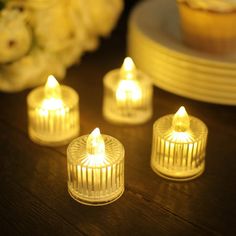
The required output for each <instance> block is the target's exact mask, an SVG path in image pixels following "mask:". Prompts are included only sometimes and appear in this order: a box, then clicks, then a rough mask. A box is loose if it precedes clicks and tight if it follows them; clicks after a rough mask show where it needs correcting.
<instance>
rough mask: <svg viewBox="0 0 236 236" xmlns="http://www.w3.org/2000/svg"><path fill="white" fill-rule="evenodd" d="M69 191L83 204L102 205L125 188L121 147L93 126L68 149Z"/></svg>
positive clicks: (114, 198) (110, 200)
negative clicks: (88, 133) (93, 128)
mask: <svg viewBox="0 0 236 236" xmlns="http://www.w3.org/2000/svg"><path fill="white" fill-rule="evenodd" d="M67 168H68V191H69V193H70V195H71V197H72V198H74V199H75V200H76V201H78V202H80V203H82V204H86V205H105V204H109V203H111V202H113V201H115V200H117V199H118V198H119V197H120V196H121V195H122V194H123V192H124V147H123V145H122V144H121V143H120V142H119V141H118V140H117V139H115V138H113V137H111V136H109V135H105V134H101V133H100V130H99V129H98V128H96V129H95V130H94V131H93V132H92V133H91V134H90V135H84V136H81V137H79V138H77V139H75V140H73V141H72V142H71V143H70V145H69V147H68V150H67Z"/></svg>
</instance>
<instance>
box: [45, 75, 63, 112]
mask: <svg viewBox="0 0 236 236" xmlns="http://www.w3.org/2000/svg"><path fill="white" fill-rule="evenodd" d="M44 94H45V99H44V100H43V102H42V106H41V108H42V110H41V113H42V115H45V114H44V113H47V110H56V109H61V108H63V101H62V100H61V87H60V84H59V83H58V82H57V80H56V79H55V77H54V76H52V75H50V76H49V77H48V80H47V83H46V84H45V87H44ZM61 112H63V110H61Z"/></svg>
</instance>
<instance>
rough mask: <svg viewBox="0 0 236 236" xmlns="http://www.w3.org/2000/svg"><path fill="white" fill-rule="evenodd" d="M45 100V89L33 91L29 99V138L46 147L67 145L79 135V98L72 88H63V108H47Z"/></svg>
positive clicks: (40, 88)
mask: <svg viewBox="0 0 236 236" xmlns="http://www.w3.org/2000/svg"><path fill="white" fill-rule="evenodd" d="M45 100H46V99H45V91H44V87H39V88H36V89H34V90H32V91H31V92H30V93H29V95H28V97H27V104H28V123H29V125H28V133H29V137H30V139H31V140H32V141H33V142H35V143H37V144H40V145H45V146H61V145H64V144H67V143H68V142H70V141H71V140H72V139H74V138H75V137H77V136H78V135H79V131H80V125H79V121H80V119H79V96H78V94H77V93H76V91H74V90H73V89H72V88H70V87H68V86H61V99H60V101H61V103H62V104H61V106H59V107H56V108H50V107H49V108H45V107H43V106H42V104H43V102H45ZM54 103H55V101H54Z"/></svg>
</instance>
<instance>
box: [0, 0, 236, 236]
mask: <svg viewBox="0 0 236 236" xmlns="http://www.w3.org/2000/svg"><path fill="white" fill-rule="evenodd" d="M134 3H135V1H130V2H127V6H126V10H125V12H124V13H123V16H122V18H121V19H120V21H119V24H118V26H117V28H116V29H115V30H114V31H113V33H112V35H111V36H110V37H109V38H107V39H104V40H102V41H101V45H100V48H99V50H97V51H96V52H94V53H91V54H86V55H85V56H84V57H83V58H82V61H81V63H80V64H78V65H75V66H73V67H71V68H70V69H69V71H68V74H67V76H66V79H65V80H64V81H63V82H62V83H63V84H66V85H69V86H71V87H73V88H74V89H75V90H76V91H77V92H78V93H79V95H80V118H81V135H82V134H88V133H89V132H91V131H92V130H93V129H94V128H95V127H99V128H100V129H101V131H102V133H105V134H109V135H112V136H114V137H116V138H117V139H119V140H120V141H121V142H122V143H123V144H124V146H125V151H126V156H125V192H124V194H123V196H122V197H121V198H120V199H119V200H117V201H116V202H114V203H112V204H110V205H107V206H102V207H90V206H84V205H81V204H79V203H77V202H76V201H74V200H73V199H72V198H71V197H70V196H69V194H68V191H67V169H66V148H67V146H62V147H57V148H49V147H43V146H39V145H37V144H34V143H33V142H32V141H31V140H30V139H29V138H28V133H27V108H26V97H27V94H28V92H29V90H27V91H23V92H20V93H15V94H6V93H0V188H1V192H0V235H40V236H42V235H128V234H130V235H236V107H230V106H221V105H214V104H207V103H202V102H198V101H193V100H190V99H186V98H183V97H179V96H176V95H173V94H170V93H168V92H165V91H163V90H160V89H158V88H156V87H155V89H154V101H153V107H154V115H153V117H152V119H151V120H150V121H149V122H147V123H145V124H143V125H137V126H125V125H114V124H111V123H108V122H107V121H106V120H104V118H103V116H102V99H103V86H102V79H103V76H104V75H105V73H106V72H108V71H109V70H111V69H114V68H117V67H120V66H121V64H122V61H123V58H124V57H125V55H126V46H125V43H126V24H127V16H128V13H129V10H130V8H131V6H132V5H133V4H134ZM137 50H138V49H137ZM235 79H236V78H235ZM181 105H184V106H185V107H186V109H187V111H188V113H189V114H191V115H194V116H196V117H198V118H200V119H202V120H203V121H204V122H205V123H206V124H207V126H208V128H209V137H208V146H207V155H206V170H205V172H204V174H203V175H202V176H200V177H199V178H197V179H195V180H193V181H189V182H182V183H179V182H173V181H167V180H164V179H162V178H161V177H159V176H157V175H156V174H155V173H154V172H153V171H152V170H151V168H150V154H151V141H152V125H153V123H154V121H155V120H156V119H157V118H159V117H161V116H163V115H166V114H170V113H174V112H175V111H176V110H177V109H178V108H179V107H180V106H181Z"/></svg>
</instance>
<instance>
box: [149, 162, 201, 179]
mask: <svg viewBox="0 0 236 236" xmlns="http://www.w3.org/2000/svg"><path fill="white" fill-rule="evenodd" d="M151 168H152V170H153V171H154V172H155V173H156V174H157V175H159V176H160V177H162V178H164V179H167V180H172V181H188V180H192V179H195V178H197V177H199V176H200V175H202V173H203V172H204V170H205V163H203V164H202V165H201V166H200V167H198V168H197V169H194V170H192V171H188V172H187V173H184V174H183V173H181V172H178V171H176V172H175V173H174V172H173V171H169V170H168V169H167V168H160V167H155V166H154V165H152V164H151Z"/></svg>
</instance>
